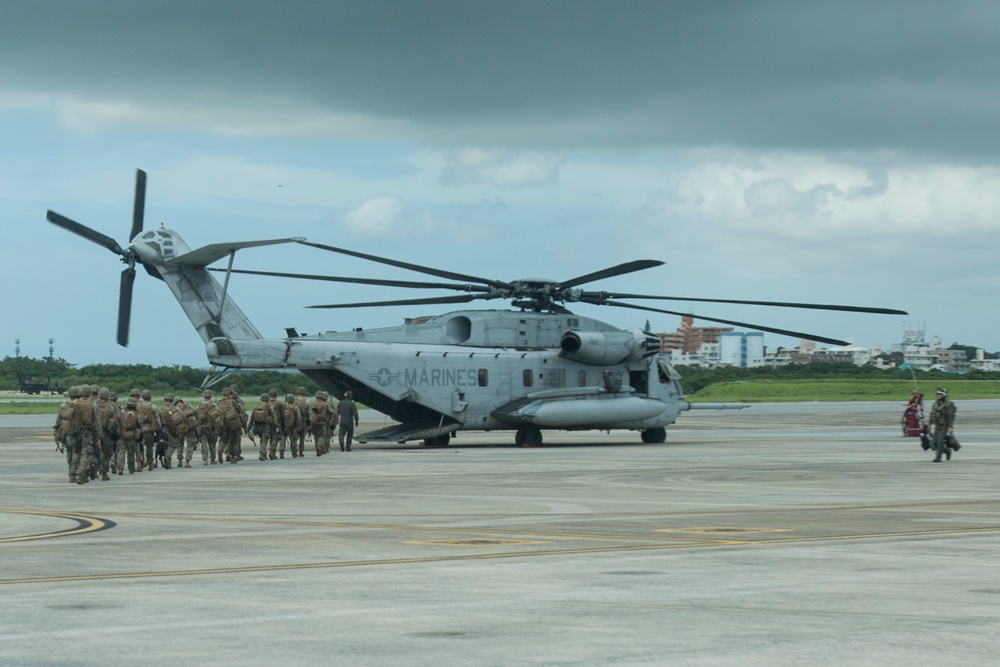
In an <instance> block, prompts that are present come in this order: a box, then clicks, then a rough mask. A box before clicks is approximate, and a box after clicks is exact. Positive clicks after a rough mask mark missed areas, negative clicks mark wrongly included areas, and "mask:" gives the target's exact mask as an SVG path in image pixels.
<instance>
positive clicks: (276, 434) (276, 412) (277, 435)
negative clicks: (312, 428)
mask: <svg viewBox="0 0 1000 667" xmlns="http://www.w3.org/2000/svg"><path fill="white" fill-rule="evenodd" d="M268 396H269V397H270V398H271V414H272V415H273V416H274V429H273V431H272V432H271V445H270V448H269V450H268V458H270V459H271V460H274V453H275V450H276V449H277V452H278V458H279V459H283V458H285V438H286V437H287V436H288V427H287V426H285V404H284V403H282V402H281V401H279V400H278V390H277V389H272V390H271V391H270V392H269V393H268Z"/></svg>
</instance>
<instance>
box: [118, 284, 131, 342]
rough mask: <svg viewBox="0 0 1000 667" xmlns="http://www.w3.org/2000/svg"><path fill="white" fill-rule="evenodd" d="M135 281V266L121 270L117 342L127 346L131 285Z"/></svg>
mask: <svg viewBox="0 0 1000 667" xmlns="http://www.w3.org/2000/svg"><path fill="white" fill-rule="evenodd" d="M134 282H135V266H133V265H130V266H128V267H127V268H126V269H125V270H124V271H122V280H121V288H120V290H119V292H118V344H119V345H121V346H122V347H128V330H129V322H130V321H131V319H132V285H133V283H134Z"/></svg>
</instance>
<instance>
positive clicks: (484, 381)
mask: <svg viewBox="0 0 1000 667" xmlns="http://www.w3.org/2000/svg"><path fill="white" fill-rule="evenodd" d="M489 383H490V372H489V371H488V370H486V369H485V368H480V369H479V386H480V387H485V386H487V385H488V384H489Z"/></svg>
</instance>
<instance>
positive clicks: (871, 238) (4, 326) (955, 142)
mask: <svg viewBox="0 0 1000 667" xmlns="http://www.w3.org/2000/svg"><path fill="white" fill-rule="evenodd" d="M998 130H1000V4H997V3H995V2H960V1H959V2H948V3H944V2H919V1H914V0H907V1H905V2H878V3H873V2H850V1H844V0H842V1H840V2H804V1H798V0H796V1H787V2H777V1H775V2H765V1H755V2H742V1H738V2H737V1H734V2H697V3H694V2H668V1H665V0H659V1H656V2H621V1H616V2H586V1H574V2H562V1H553V2H538V1H531V2H502V1H499V2H497V1H493V2H474V1H470V0H461V1H442V2H433V1H422V2H403V1H400V2H379V1H367V2H322V3H319V2H281V3H278V2H253V1H250V0H240V1H239V2H237V1H234V0H212V2H144V1H142V0H130V1H128V2H123V1H121V0H114V1H113V0H103V1H102V0H88V1H87V2H77V1H74V0H66V1H46V0H32V2H30V3H13V2H8V3H2V4H0V147H2V150H0V229H2V231H3V239H4V243H3V244H2V246H0V272H2V274H0V275H2V277H3V285H4V290H3V305H4V316H3V318H2V320H0V356H7V355H10V356H13V354H14V340H15V339H20V341H21V343H20V349H21V354H23V355H26V356H33V357H42V356H45V355H46V354H47V353H48V339H49V338H54V339H55V341H56V342H55V352H56V356H58V357H63V358H65V359H66V360H68V361H70V362H73V363H78V364H90V363H149V364H153V365H164V364H188V365H193V366H203V365H206V360H205V355H204V348H203V346H202V344H201V341H200V339H199V338H198V336H197V334H196V333H195V332H194V330H193V329H192V328H191V326H190V325H189V323H188V322H187V320H186V318H185V317H184V315H183V313H182V311H181V309H180V308H179V307H178V306H177V304H176V302H175V301H174V300H173V298H172V296H171V295H170V292H169V290H167V288H166V287H165V286H164V285H163V284H162V283H160V282H159V281H157V280H154V279H152V278H150V277H149V276H147V275H145V273H144V272H140V275H139V276H138V278H137V280H136V286H135V305H134V308H133V321H132V336H131V338H132V340H131V343H130V345H129V347H128V348H121V347H119V346H117V344H116V343H115V327H116V312H117V300H118V284H119V277H118V276H119V272H120V271H121V269H122V268H123V267H122V265H121V264H120V263H119V262H118V261H117V258H116V257H115V256H114V255H112V254H111V253H109V252H108V251H107V250H105V249H104V248H101V247H100V246H97V245H94V244H91V243H88V242H86V241H85V240H83V239H81V238H79V237H76V236H73V235H71V234H69V233H67V232H65V231H64V230H62V229H59V228H57V227H55V226H54V225H51V224H50V223H48V222H47V221H46V220H45V211H46V209H50V208H51V209H53V210H56V211H58V212H60V213H62V214H64V215H67V216H69V217H71V218H74V219H76V220H78V221H80V222H82V223H84V224H86V225H89V226H91V227H93V228H95V229H97V230H99V231H101V232H103V233H105V234H108V235H110V236H112V237H114V238H115V239H117V240H118V242H119V243H120V244H121V245H123V246H124V245H125V244H126V243H127V240H128V239H126V238H125V237H126V236H127V235H128V230H129V226H130V219H131V208H132V192H133V187H134V172H135V169H136V168H142V169H144V170H146V171H147V172H148V173H149V186H148V192H147V207H146V226H147V228H149V227H153V226H157V225H159V224H160V223H164V224H166V226H167V227H170V228H171V229H174V230H176V231H178V232H179V233H180V234H181V235H182V236H183V237H184V238H185V240H186V241H187V243H188V244H189V245H190V246H191V247H197V246H200V245H204V244H208V243H214V242H220V241H232V240H246V239H257V238H274V237H277V236H305V237H307V238H309V239H310V240H312V241H316V242H319V243H326V244H332V245H339V246H344V247H348V248H351V249H355V250H358V251H361V252H367V253H372V254H378V255H383V256H388V257H392V258H394V259H399V260H402V261H407V262H412V263H418V264H424V265H432V266H437V267H442V268H447V269H450V270H453V271H457V272H461V273H469V274H474V275H477V276H484V277H489V278H496V279H501V280H513V279H517V278H524V277H542V278H552V279H556V280H563V279H568V278H571V277H575V276H578V275H582V274H585V273H589V272H591V271H595V270H597V269H600V268H604V267H606V266H610V265H614V264H618V263H621V262H625V261H629V260H633V259H645V258H650V259H660V260H663V261H665V262H666V265H665V266H663V267H660V268H656V269H652V270H647V271H644V272H641V273H636V274H633V275H629V276H621V277H618V278H613V279H609V280H606V281H602V282H600V283H592V284H590V285H588V288H591V289H606V290H615V291H628V292H643V293H653V294H669V295H680V296H697V297H709V298H738V299H765V300H796V301H818V302H823V303H848V304H857V305H869V306H883V307H891V308H899V309H903V310H907V311H909V313H910V315H909V316H907V317H900V316H896V317H893V316H883V315H856V314H843V313H833V314H826V313H816V312H810V311H787V310H779V309H768V308H747V307H738V306H719V305H711V304H708V305H694V304H685V303H677V304H672V303H665V302H659V303H657V302H650V303H649V305H653V306H658V305H659V306H662V307H666V308H671V309H674V310H680V311H684V312H690V311H693V312H695V313H697V314H704V315H708V316H715V317H722V318H727V319H735V320H741V321H747V322H757V323H762V324H767V325H771V326H776V327H783V328H791V329H795V330H800V331H809V332H812V333H817V334H821V335H826V336H831V337H836V338H844V339H850V340H853V341H855V342H856V343H857V344H860V345H865V346H868V345H872V344H881V345H882V346H883V347H886V348H887V347H888V346H889V345H891V344H892V343H894V342H897V341H899V340H900V339H901V338H902V334H903V331H904V329H906V328H907V327H909V328H923V329H924V330H925V331H926V333H927V336H928V338H930V337H931V336H940V337H941V338H942V339H943V341H944V343H945V345H948V344H950V343H953V342H959V343H963V344H970V345H976V346H979V347H983V348H985V349H986V350H988V351H997V350H1000V317H998V315H997V298H996V295H997V291H998V288H1000V269H998V264H997V254H998V252H1000V251H998V248H1000V215H998V214H1000V131H998ZM236 259H237V268H250V269H264V270H274V271H309V272H314V273H330V274H336V275H359V276H362V277H381V278H394V279H401V280H421V279H426V277H422V276H420V275H419V274H412V273H407V272H404V271H402V270H398V269H392V268H389V267H385V266H382V265H378V264H370V263H365V262H361V261H359V260H354V259H350V258H344V257H338V256H335V255H329V254H324V253H322V252H320V251H318V250H313V249H309V248H303V247H277V248H266V249H256V250H247V251H242V252H241V253H240V254H238V255H237V258H236ZM230 293H231V294H232V296H233V297H234V298H235V299H236V300H237V302H238V303H239V304H240V306H241V307H242V308H243V310H244V311H245V312H246V313H247V314H248V315H249V317H250V318H251V320H252V321H253V322H254V323H255V325H256V326H257V328H258V329H259V330H260V331H261V332H262V333H263V334H264V335H267V336H282V335H283V331H284V327H288V326H296V327H298V329H299V330H300V331H304V332H308V333H313V332H316V331H319V330H348V329H351V328H354V327H358V326H362V327H365V328H372V327H376V326H390V325H395V324H399V323H401V322H402V319H403V318H404V317H413V316H420V315H429V314H440V313H443V312H446V310H447V309H448V308H447V306H424V307H420V308H412V307H410V308H400V307H394V308H382V309H366V310H310V309H305V308H304V306H307V305H310V304H317V303H319V304H322V303H333V302H337V301H367V300H373V299H384V298H414V297H426V296H428V294H427V293H426V292H424V291H421V292H420V293H411V292H400V291H399V290H386V289H376V288H371V287H346V286H340V285H336V284H328V283H316V284H313V283H304V282H299V281H294V282H293V281H282V280H277V279H265V278H255V277H239V278H238V279H234V281H233V284H232V285H231V290H230ZM448 294H451V293H448ZM493 304H494V302H490V305H491V306H493ZM574 310H575V311H576V312H578V313H580V314H583V315H588V316H593V317H599V318H600V319H603V320H605V321H608V322H611V323H614V324H615V325H617V326H620V327H622V328H625V327H629V326H642V325H644V324H645V322H646V320H647V319H648V320H649V322H650V324H651V326H652V329H653V330H654V331H672V330H673V329H675V328H676V327H677V326H678V324H679V318H677V317H674V316H669V315H660V314H654V313H650V314H649V315H648V317H647V316H646V314H645V313H641V312H638V311H632V310H625V309H615V308H598V307H594V306H574ZM703 324H708V323H706V322H703ZM765 342H766V344H767V345H768V346H769V347H775V346H778V345H782V346H789V345H795V344H797V341H796V340H793V339H789V338H783V337H780V336H775V335H772V334H766V335H765Z"/></svg>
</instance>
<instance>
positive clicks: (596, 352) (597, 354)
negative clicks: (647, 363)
mask: <svg viewBox="0 0 1000 667" xmlns="http://www.w3.org/2000/svg"><path fill="white" fill-rule="evenodd" d="M559 347H560V348H562V352H561V356H563V357H566V358H567V359H572V360H573V361H579V362H581V363H584V364H589V365H591V366H608V365H611V364H619V363H622V362H623V361H639V360H640V359H646V358H648V357H651V356H653V355H654V354H658V353H659V351H660V339H659V338H658V337H656V336H654V335H653V334H650V333H646V332H645V331H642V330H640V329H628V330H626V331H567V332H566V333H564V334H563V335H562V338H561V339H560V341H559Z"/></svg>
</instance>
